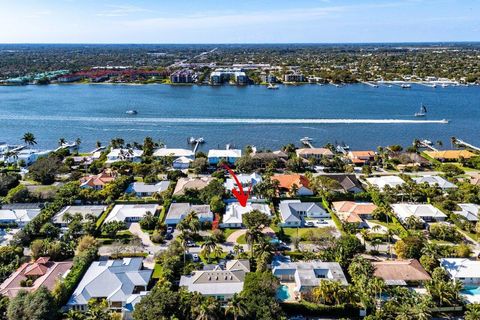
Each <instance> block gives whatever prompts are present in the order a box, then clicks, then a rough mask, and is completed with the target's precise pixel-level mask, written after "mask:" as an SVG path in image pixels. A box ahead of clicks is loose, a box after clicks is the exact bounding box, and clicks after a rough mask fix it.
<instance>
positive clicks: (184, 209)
mask: <svg viewBox="0 0 480 320" xmlns="http://www.w3.org/2000/svg"><path fill="white" fill-rule="evenodd" d="M191 211H195V212H196V213H197V216H198V218H199V220H200V222H212V221H213V213H212V212H211V211H210V206H209V205H208V204H190V203H172V204H171V205H170V208H169V209H168V213H167V216H166V217H165V224H167V225H176V224H179V223H180V221H182V220H183V218H185V216H186V215H187V214H189V213H190V212H191Z"/></svg>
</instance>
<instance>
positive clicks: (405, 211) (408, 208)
mask: <svg viewBox="0 0 480 320" xmlns="http://www.w3.org/2000/svg"><path fill="white" fill-rule="evenodd" d="M391 207H392V209H393V212H395V214H396V215H397V217H398V218H399V219H400V221H402V222H403V223H405V221H407V219H408V217H411V216H415V217H417V218H418V219H420V221H422V222H435V221H436V222H439V221H444V220H445V219H446V218H447V215H446V214H445V213H443V212H442V211H440V210H439V209H437V208H435V207H434V206H432V205H431V204H413V203H395V204H392V205H391Z"/></svg>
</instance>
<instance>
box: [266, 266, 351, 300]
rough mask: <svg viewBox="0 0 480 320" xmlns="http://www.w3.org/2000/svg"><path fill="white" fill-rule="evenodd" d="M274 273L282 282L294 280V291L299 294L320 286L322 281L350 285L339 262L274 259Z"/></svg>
mask: <svg viewBox="0 0 480 320" xmlns="http://www.w3.org/2000/svg"><path fill="white" fill-rule="evenodd" d="M272 273H273V275H274V276H275V277H277V278H278V279H279V280H280V282H283V283H288V282H293V283H294V284H295V289H294V292H295V293H296V294H299V295H301V294H304V293H307V292H310V291H311V290H312V289H314V288H316V287H318V285H319V284H320V282H321V281H338V282H340V283H341V284H342V285H344V286H346V285H348V282H347V279H346V277H345V274H344V273H343V270H342V267H340V264H339V263H338V262H323V261H319V260H313V261H299V262H290V261H278V260H275V259H274V261H273V262H272Z"/></svg>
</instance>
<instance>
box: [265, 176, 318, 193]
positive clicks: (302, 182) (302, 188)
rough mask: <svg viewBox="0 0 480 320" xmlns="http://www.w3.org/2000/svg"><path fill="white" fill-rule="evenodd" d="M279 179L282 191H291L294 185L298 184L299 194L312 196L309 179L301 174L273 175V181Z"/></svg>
mask: <svg viewBox="0 0 480 320" xmlns="http://www.w3.org/2000/svg"><path fill="white" fill-rule="evenodd" d="M275 180H276V181H278V183H279V184H278V186H279V189H280V191H284V192H290V191H291V190H292V187H293V185H296V187H297V189H298V191H297V195H298V196H311V195H313V191H312V190H310V189H309V188H308V186H309V183H310V182H309V181H308V179H307V178H306V177H305V176H303V175H300V174H276V175H274V176H272V181H275Z"/></svg>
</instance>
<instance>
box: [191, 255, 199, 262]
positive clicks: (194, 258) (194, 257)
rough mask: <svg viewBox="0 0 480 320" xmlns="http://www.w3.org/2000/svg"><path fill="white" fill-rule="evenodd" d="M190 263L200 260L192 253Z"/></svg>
mask: <svg viewBox="0 0 480 320" xmlns="http://www.w3.org/2000/svg"><path fill="white" fill-rule="evenodd" d="M192 261H193V262H198V261H200V258H199V257H198V254H196V253H193V254H192Z"/></svg>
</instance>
